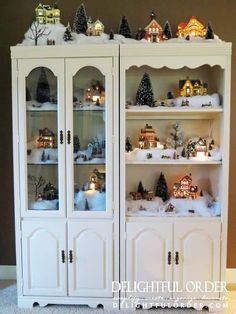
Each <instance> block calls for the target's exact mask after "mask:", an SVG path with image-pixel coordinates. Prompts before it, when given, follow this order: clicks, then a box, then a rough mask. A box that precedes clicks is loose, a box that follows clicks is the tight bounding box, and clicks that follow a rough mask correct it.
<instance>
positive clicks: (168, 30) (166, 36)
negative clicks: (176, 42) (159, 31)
mask: <svg viewBox="0 0 236 314" xmlns="http://www.w3.org/2000/svg"><path fill="white" fill-rule="evenodd" d="M163 38H164V39H171V38H172V31H171V27H170V23H169V22H168V21H166V23H165V25H164V28H163Z"/></svg>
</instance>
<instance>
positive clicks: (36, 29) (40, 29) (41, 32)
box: [28, 21, 50, 46]
mask: <svg viewBox="0 0 236 314" xmlns="http://www.w3.org/2000/svg"><path fill="white" fill-rule="evenodd" d="M30 32H31V34H30V35H29V36H28V37H29V39H32V40H34V44H35V46H37V45H38V39H39V38H40V37H45V36H48V35H49V34H50V31H49V32H47V27H46V26H44V25H42V24H40V23H39V22H38V21H34V22H33V23H32V25H31V26H30Z"/></svg>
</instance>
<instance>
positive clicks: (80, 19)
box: [73, 3, 88, 35]
mask: <svg viewBox="0 0 236 314" xmlns="http://www.w3.org/2000/svg"><path fill="white" fill-rule="evenodd" d="M87 21H88V19H87V15H86V10H85V6H84V4H83V3H81V5H80V6H79V7H78V9H77V11H76V14H75V18H74V24H73V30H74V32H76V33H77V34H80V33H82V34H84V35H87V28H88V23H87Z"/></svg>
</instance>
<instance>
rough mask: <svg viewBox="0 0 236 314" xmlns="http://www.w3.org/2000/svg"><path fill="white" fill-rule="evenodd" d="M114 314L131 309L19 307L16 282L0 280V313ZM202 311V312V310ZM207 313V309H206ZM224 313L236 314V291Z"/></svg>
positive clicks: (183, 313) (180, 313)
mask: <svg viewBox="0 0 236 314" xmlns="http://www.w3.org/2000/svg"><path fill="white" fill-rule="evenodd" d="M15 313H17V314H18V313H19V314H23V313H24V314H28V313H32V314H38V313H40V314H77V313H84V314H102V313H104V314H105V313H107V314H113V313H116V314H117V313H119V314H121V313H131V311H128V310H126V311H124V310H123V311H120V312H117V311H105V310H103V309H95V310H94V309H90V308H88V307H82V306H76V305H66V306H63V305H48V306H47V307H44V308H41V307H39V306H36V307H34V308H33V309H32V310H26V309H19V308H18V307H17V304H16V284H15V282H14V281H7V280H2V281H0V314H15ZM135 313H137V314H143V313H145V314H154V313H156V314H190V313H195V314H197V313H200V312H197V311H195V310H191V309H185V310H183V309H182V310H176V309H151V310H148V311H145V310H137V311H136V312H135ZM201 313H202V312H201ZM204 313H207V311H204ZM224 313H227V314H236V291H230V292H229V308H228V310H226V311H225V312H224Z"/></svg>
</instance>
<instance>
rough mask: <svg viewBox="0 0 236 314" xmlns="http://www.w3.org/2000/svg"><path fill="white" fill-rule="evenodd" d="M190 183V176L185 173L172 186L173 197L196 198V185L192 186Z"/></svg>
mask: <svg viewBox="0 0 236 314" xmlns="http://www.w3.org/2000/svg"><path fill="white" fill-rule="evenodd" d="M191 184H192V176H191V174H190V175H186V176H184V177H183V178H182V179H181V180H180V182H176V183H174V186H173V195H174V197H175V198H192V199H196V197H197V191H198V187H197V186H193V185H191Z"/></svg>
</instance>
